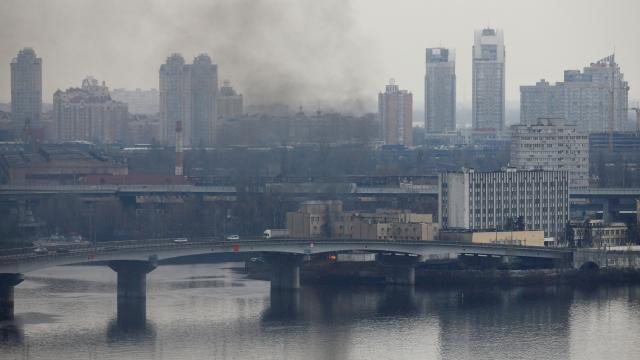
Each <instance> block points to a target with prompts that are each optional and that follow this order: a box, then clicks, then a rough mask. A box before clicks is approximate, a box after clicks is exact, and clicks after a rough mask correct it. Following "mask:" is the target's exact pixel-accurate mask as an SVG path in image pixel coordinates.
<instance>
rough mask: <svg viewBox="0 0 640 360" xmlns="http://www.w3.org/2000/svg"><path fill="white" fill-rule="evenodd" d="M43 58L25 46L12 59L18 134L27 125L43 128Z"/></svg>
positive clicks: (13, 107)
mask: <svg viewBox="0 0 640 360" xmlns="http://www.w3.org/2000/svg"><path fill="white" fill-rule="evenodd" d="M41 112H42V59H41V58H39V57H36V52H35V51H33V49H32V48H24V49H22V50H20V52H18V55H17V56H16V57H15V58H13V60H12V61H11V119H12V127H13V130H14V132H15V134H16V135H18V136H19V135H20V133H21V131H22V129H24V127H25V125H26V124H27V123H29V127H31V128H41V127H42V124H41V118H40V114H41Z"/></svg>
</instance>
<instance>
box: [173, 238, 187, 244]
mask: <svg viewBox="0 0 640 360" xmlns="http://www.w3.org/2000/svg"><path fill="white" fill-rule="evenodd" d="M188 241H189V239H187V238H177V239H173V242H174V243H186V242H188Z"/></svg>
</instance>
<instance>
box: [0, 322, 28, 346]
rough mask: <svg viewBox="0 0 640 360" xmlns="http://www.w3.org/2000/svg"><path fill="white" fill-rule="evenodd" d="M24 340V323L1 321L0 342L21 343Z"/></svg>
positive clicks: (4, 343)
mask: <svg viewBox="0 0 640 360" xmlns="http://www.w3.org/2000/svg"><path fill="white" fill-rule="evenodd" d="M23 340H24V328H23V327H22V325H20V324H17V323H14V322H7V323H0V344H2V345H7V344H9V345H13V346H15V345H21V344H22V343H23Z"/></svg>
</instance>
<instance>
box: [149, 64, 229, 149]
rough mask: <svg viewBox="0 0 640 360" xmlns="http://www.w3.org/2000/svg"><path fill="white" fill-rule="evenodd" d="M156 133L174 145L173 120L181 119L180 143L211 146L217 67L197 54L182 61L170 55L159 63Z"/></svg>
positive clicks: (215, 101)
mask: <svg viewBox="0 0 640 360" xmlns="http://www.w3.org/2000/svg"><path fill="white" fill-rule="evenodd" d="M159 75H160V122H161V124H160V135H161V138H162V141H163V143H164V144H167V145H174V144H175V139H176V134H175V129H176V123H177V122H178V121H182V129H183V130H182V136H184V138H183V144H184V146H199V145H211V144H213V140H214V131H215V125H216V121H215V120H216V108H217V95H218V66H217V65H215V64H212V62H211V58H209V56H208V55H206V54H201V55H198V56H196V57H195V59H193V64H185V63H184V58H183V57H182V56H181V55H180V54H172V55H171V56H169V58H167V61H166V63H164V64H162V65H161V66H160V72H159Z"/></svg>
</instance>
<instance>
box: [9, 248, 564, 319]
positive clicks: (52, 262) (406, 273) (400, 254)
mask: <svg viewBox="0 0 640 360" xmlns="http://www.w3.org/2000/svg"><path fill="white" fill-rule="evenodd" d="M344 251H368V252H373V253H378V257H377V260H378V261H379V262H380V263H381V264H382V265H383V266H384V267H385V269H386V280H387V283H389V284H402V285H413V284H414V283H415V267H416V266H417V265H418V264H419V263H420V262H421V261H423V260H425V259H433V258H437V257H445V256H446V257H449V256H451V255H453V256H454V257H455V256H457V255H460V254H465V255H490V256H511V257H513V256H516V257H536V258H547V259H557V260H559V261H563V262H567V263H568V262H569V261H570V260H571V251H570V250H568V249H550V248H540V247H524V246H506V245H491V244H486V245H484V244H463V243H443V242H432V241H380V240H354V239H343V240H311V239H276V240H274V239H256V240H241V241H235V242H229V241H211V240H198V241H187V242H175V241H173V240H141V241H121V242H108V243H102V244H99V245H97V246H88V247H87V246H76V247H70V248H69V247H65V248H60V249H59V250H58V251H55V249H54V248H52V250H51V251H48V252H47V253H44V254H38V253H35V252H34V251H33V249H25V250H23V251H15V250H13V251H4V252H0V320H1V319H11V318H13V305H14V297H13V289H14V287H15V286H16V285H18V284H19V283H20V282H22V280H23V274H24V273H27V272H30V271H34V270H38V269H43V268H47V267H52V266H58V265H67V264H75V263H87V262H89V263H91V262H104V263H107V264H109V266H110V267H111V269H112V270H114V271H115V272H116V273H117V283H118V285H117V299H118V301H117V303H118V317H119V318H120V317H128V318H131V317H133V316H138V317H143V318H144V316H145V314H146V274H147V273H149V272H150V271H153V270H154V269H155V267H156V264H157V261H159V260H163V259H170V258H176V257H182V256H188V255H198V254H209V253H256V254H262V257H263V258H264V260H265V262H266V263H267V264H269V267H270V269H271V276H270V280H271V289H272V291H281V290H292V289H297V288H299V287H300V265H301V264H302V262H303V261H304V258H305V256H309V255H314V254H323V253H336V252H344Z"/></svg>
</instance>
